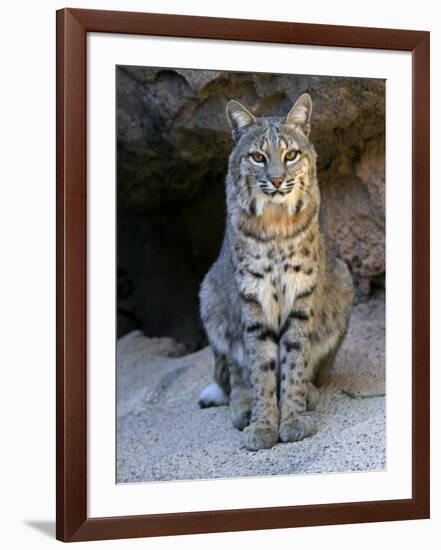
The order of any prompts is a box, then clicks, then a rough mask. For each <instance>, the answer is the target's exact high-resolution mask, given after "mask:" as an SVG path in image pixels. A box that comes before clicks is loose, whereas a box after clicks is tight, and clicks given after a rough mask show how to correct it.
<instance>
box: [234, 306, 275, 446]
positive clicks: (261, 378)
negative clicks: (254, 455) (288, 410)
mask: <svg viewBox="0 0 441 550" xmlns="http://www.w3.org/2000/svg"><path fill="white" fill-rule="evenodd" d="M242 299H243V298H242ZM244 309H245V316H244V317H245V323H246V324H245V335H244V336H245V347H246V352H247V360H248V368H249V374H250V382H251V388H252V411H251V422H250V424H249V426H247V427H246V428H245V430H244V439H245V446H246V447H247V449H249V450H251V451H257V450H259V449H268V448H270V447H272V446H273V445H275V444H276V443H277V441H278V440H279V434H278V425H279V408H278V403H277V355H278V346H277V335H276V334H275V333H274V332H273V331H272V330H271V329H270V328H268V327H267V326H266V323H265V319H264V316H263V314H262V310H261V308H260V305H259V303H258V302H257V301H252V300H251V297H248V302H247V303H246V304H245V306H244Z"/></svg>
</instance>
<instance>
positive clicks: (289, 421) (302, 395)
mask: <svg viewBox="0 0 441 550" xmlns="http://www.w3.org/2000/svg"><path fill="white" fill-rule="evenodd" d="M309 330H310V320H309V313H308V307H307V303H303V304H302V305H298V306H297V305H296V309H294V310H293V311H292V312H291V314H290V316H289V317H288V319H287V321H286V324H285V327H284V330H283V332H282V334H281V338H280V349H279V354H280V376H281V379H280V426H279V436H280V439H281V441H284V442H287V441H300V440H301V439H303V438H305V437H309V436H311V435H313V434H314V433H315V424H314V421H313V419H312V418H311V416H309V415H307V414H306V405H307V402H306V399H307V391H308V380H307V377H306V371H307V368H308V360H309V353H310V342H309Z"/></svg>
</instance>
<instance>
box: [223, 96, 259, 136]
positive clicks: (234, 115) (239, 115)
mask: <svg viewBox="0 0 441 550" xmlns="http://www.w3.org/2000/svg"><path fill="white" fill-rule="evenodd" d="M226 112H227V119H228V122H229V123H230V126H231V130H232V133H233V138H234V140H235V141H237V140H238V139H239V137H240V134H241V133H242V131H243V130H244V129H245V128H247V127H248V126H250V125H251V124H254V122H256V119H255V117H254V116H253V115H252V114H251V113H250V112H249V111H248V109H246V108H245V107H244V106H243V105H241V104H240V103H239V102H238V101H235V100H234V99H230V101H229V102H228V103H227V108H226Z"/></svg>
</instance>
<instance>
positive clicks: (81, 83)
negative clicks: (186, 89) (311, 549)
mask: <svg viewBox="0 0 441 550" xmlns="http://www.w3.org/2000/svg"><path fill="white" fill-rule="evenodd" d="M88 32H104V33H124V34H141V35H156V36H173V37H187V38H208V39H219V40H242V41H254V42H277V43H287V44H307V45H317V46H334V47H335V46H340V47H351V48H375V49H384V50H402V51H407V52H412V71H413V84H412V92H413V98H412V116H413V129H412V134H413V135H412V139H413V152H412V158H413V160H412V162H413V165H412V179H413V181H412V199H413V207H412V208H413V211H412V277H413V282H412V323H413V329H412V330H413V334H412V349H413V353H412V384H413V385H412V413H413V416H412V422H413V425H412V498H411V499H406V500H391V501H378V502H352V503H344V504H325V505H311V506H292V507H279V508H255V509H246V510H243V509H241V510H220V511H207V512H191V513H177V514H158V515H141V516H124V517H109V518H88V517H87V503H86V497H87V462H86V439H87V428H86V392H87V386H86V371H87V364H86V345H87V341H86V307H87V296H86V231H87V228H86V200H87V193H86V36H87V33H88ZM56 465H57V502H56V513H57V522H56V523H57V529H56V535H57V538H58V539H59V540H62V541H82V540H96V539H115V538H126V537H143V536H158V535H177V534H188V533H209V532H220V531H242V530H251V529H271V528H282V527H296V526H312V525H330V524H338V523H339V524H343V523H358V522H373V521H390V520H404V519H419V518H428V517H429V33H428V32H421V31H409V30H392V29H378V28H358V27H342V26H334V25H310V24H304V23H288V22H273V21H251V20H239V19H218V18H211V17H192V16H180V15H162V14H148V13H128V12H116V11H113V12H112V11H95V10H82V9H64V10H60V11H58V12H57V461H56Z"/></svg>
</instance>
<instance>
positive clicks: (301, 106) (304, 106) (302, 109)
mask: <svg viewBox="0 0 441 550" xmlns="http://www.w3.org/2000/svg"><path fill="white" fill-rule="evenodd" d="M311 112H312V99H311V96H310V95H309V94H302V95H301V96H300V97H299V99H298V100H297V101H296V102H295V104H294V107H293V108H292V109H291V111H290V112H289V113H288V116H287V117H286V123H287V124H292V125H293V126H298V127H299V128H300V129H301V130H302V132H303V133H304V134H305V136H306V137H308V135H309V131H310V129H311V126H310V120H311Z"/></svg>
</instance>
